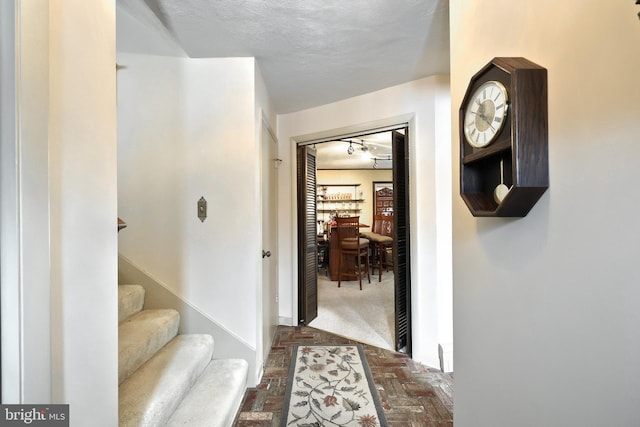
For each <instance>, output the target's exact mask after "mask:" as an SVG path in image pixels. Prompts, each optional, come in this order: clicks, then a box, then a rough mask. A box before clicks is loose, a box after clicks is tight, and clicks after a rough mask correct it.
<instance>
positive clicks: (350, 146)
mask: <svg viewBox="0 0 640 427" xmlns="http://www.w3.org/2000/svg"><path fill="white" fill-rule="evenodd" d="M347 154H348V155H352V154H353V144H352V143H351V141H349V148H347Z"/></svg>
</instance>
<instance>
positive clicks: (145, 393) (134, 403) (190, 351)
mask: <svg viewBox="0 0 640 427" xmlns="http://www.w3.org/2000/svg"><path fill="white" fill-rule="evenodd" d="M212 354H213V337H211V336H210V335H200V334H194V335H178V336H177V337H175V338H174V339H173V340H171V342H170V343H169V344H167V345H166V346H164V347H163V348H162V349H161V350H160V351H159V352H158V353H157V354H156V355H155V356H154V357H152V358H151V359H149V361H148V362H147V363H145V364H144V365H143V366H142V367H141V368H140V369H138V370H137V371H136V372H135V373H134V374H133V375H131V376H130V377H129V378H128V379H127V380H126V381H124V382H123V383H122V384H121V385H120V387H119V389H118V392H119V402H120V404H119V417H120V423H119V426H120V427H125V426H136V427H138V426H160V425H165V423H166V422H167V420H168V419H169V417H170V416H171V413H172V412H173V411H174V410H175V409H176V407H177V406H178V405H179V404H180V402H181V401H182V399H183V398H184V396H185V395H186V394H187V393H188V392H189V390H190V389H191V388H192V386H193V385H194V383H196V381H197V379H198V377H199V376H200V375H201V373H202V372H203V370H205V368H206V367H207V364H208V363H209V362H210V361H211V356H212ZM223 393H226V390H225V391H223Z"/></svg>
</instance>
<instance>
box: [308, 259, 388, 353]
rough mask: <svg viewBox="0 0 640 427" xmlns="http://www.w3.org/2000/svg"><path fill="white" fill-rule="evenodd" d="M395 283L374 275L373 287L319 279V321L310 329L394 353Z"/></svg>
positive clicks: (383, 276) (320, 275)
mask: <svg viewBox="0 0 640 427" xmlns="http://www.w3.org/2000/svg"><path fill="white" fill-rule="evenodd" d="M394 318H395V315H394V280H393V272H392V271H389V272H385V273H384V274H383V275H382V282H378V275H377V274H375V275H371V283H367V280H366V279H365V280H363V282H362V290H360V288H359V285H358V282H357V281H346V282H345V281H343V282H342V286H341V287H340V288H338V282H337V281H336V282H332V281H331V280H329V278H328V277H326V276H325V275H324V272H322V273H321V274H319V275H318V317H317V318H315V319H314V320H313V321H312V322H311V323H310V324H309V326H312V327H314V328H318V329H322V330H324V331H328V332H331V333H334V334H337V335H341V336H344V337H347V338H351V339H354V340H357V341H360V342H362V343H365V344H370V345H374V346H376V347H380V348H384V349H387V350H394V330H395V327H394Z"/></svg>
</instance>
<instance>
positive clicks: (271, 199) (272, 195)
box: [262, 123, 278, 362]
mask: <svg viewBox="0 0 640 427" xmlns="http://www.w3.org/2000/svg"><path fill="white" fill-rule="evenodd" d="M277 153H278V151H277V142H276V140H275V138H274V137H273V135H272V133H271V132H270V130H269V128H268V126H267V125H266V124H265V123H263V125H262V351H263V353H262V355H263V360H262V361H263V362H264V361H265V360H266V358H267V356H268V355H269V349H270V347H271V341H272V340H273V336H274V334H275V330H276V326H277V325H278V246H277V218H278V216H277V215H278V211H277V209H278V187H277V175H276V168H277V166H278V160H277V157H278V155H277Z"/></svg>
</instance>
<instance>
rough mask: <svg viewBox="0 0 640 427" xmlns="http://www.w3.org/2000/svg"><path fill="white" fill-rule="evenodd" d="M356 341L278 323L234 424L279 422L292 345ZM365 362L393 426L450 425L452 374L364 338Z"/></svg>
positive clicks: (273, 426) (274, 426)
mask: <svg viewBox="0 0 640 427" xmlns="http://www.w3.org/2000/svg"><path fill="white" fill-rule="evenodd" d="M355 342H356V341H353V340H349V339H347V338H344V337H340V336H337V335H333V334H331V333H328V332H325V331H321V330H319V329H315V328H311V327H306V326H294V327H291V326H279V327H278V330H277V332H276V337H275V339H274V343H273V346H272V347H271V352H270V353H269V357H268V360H267V364H266V366H265V370H264V375H263V377H262V381H261V382H260V384H258V385H257V386H256V387H255V388H250V389H247V392H246V393H245V396H244V401H243V402H242V405H241V407H240V411H239V413H238V416H237V419H236V421H235V423H234V426H236V427H267V426H269V427H278V426H279V425H280V413H281V411H282V405H283V402H284V395H285V389H286V387H287V376H288V374H289V362H290V361H291V353H292V349H293V346H295V345H305V344H306V345H324V344H350V343H355ZM363 347H364V350H365V355H366V357H367V362H368V364H369V367H370V368H371V373H372V375H373V379H374V381H375V384H376V389H377V390H378V393H379V395H380V400H381V401H382V406H383V407H384V412H385V416H386V418H387V421H388V422H389V424H390V425H391V426H392V427H453V376H452V375H451V374H445V373H442V372H441V371H440V370H438V369H433V368H428V367H426V366H424V365H422V364H419V363H417V362H414V361H413V360H412V359H410V358H409V357H407V356H406V355H403V354H399V353H394V352H391V351H388V350H383V349H380V348H377V347H372V346H369V345H366V344H363Z"/></svg>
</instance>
